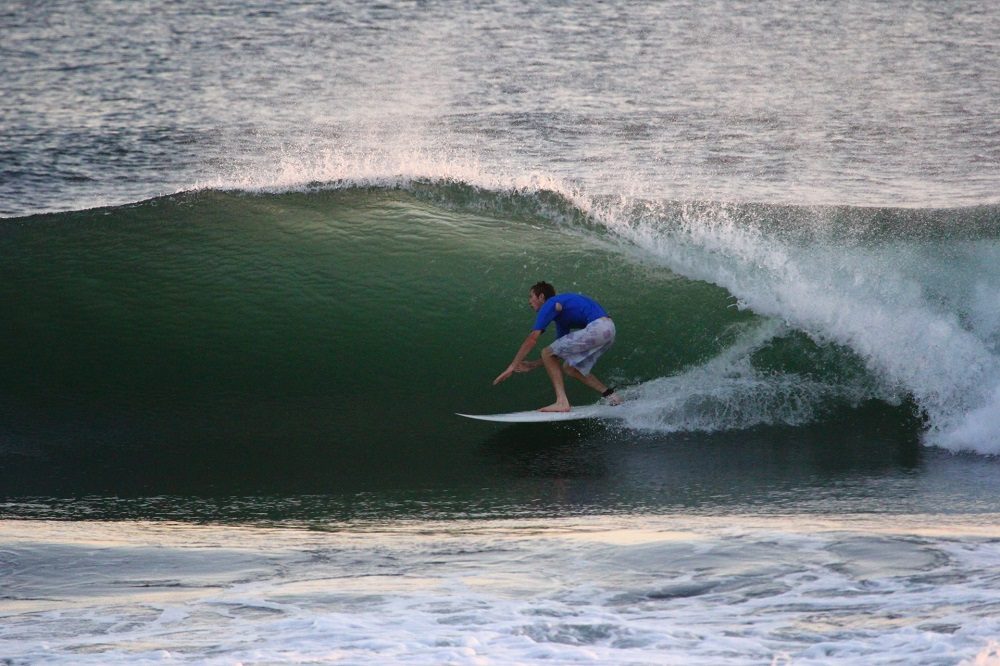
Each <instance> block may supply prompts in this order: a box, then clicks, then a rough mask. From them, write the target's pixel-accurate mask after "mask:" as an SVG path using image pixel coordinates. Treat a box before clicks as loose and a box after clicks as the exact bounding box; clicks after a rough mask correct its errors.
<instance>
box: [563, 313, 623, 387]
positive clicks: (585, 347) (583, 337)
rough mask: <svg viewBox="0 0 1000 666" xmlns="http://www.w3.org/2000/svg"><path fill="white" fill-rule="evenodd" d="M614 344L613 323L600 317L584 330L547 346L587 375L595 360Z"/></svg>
mask: <svg viewBox="0 0 1000 666" xmlns="http://www.w3.org/2000/svg"><path fill="white" fill-rule="evenodd" d="M614 342H615V323H614V322H613V321H611V319H610V318H608V317H601V318H600V319H595V320H594V321H592V322H590V323H589V324H587V327H586V328H581V329H580V330H578V331H573V332H572V333H567V334H566V335H564V336H562V337H561V338H558V339H557V340H556V341H555V342H553V343H552V344H551V345H549V348H550V349H551V350H552V353H553V354H555V355H556V356H558V357H559V358H561V359H562V360H564V361H566V362H567V363H568V364H570V365H571V366H572V367H574V368H576V369H577V370H579V371H580V372H581V373H583V374H585V375H589V374H590V371H591V369H592V368H593V367H594V364H595V363H597V359H599V358H601V354H603V353H604V352H606V351H608V350H609V349H610V348H611V345H613V344H614Z"/></svg>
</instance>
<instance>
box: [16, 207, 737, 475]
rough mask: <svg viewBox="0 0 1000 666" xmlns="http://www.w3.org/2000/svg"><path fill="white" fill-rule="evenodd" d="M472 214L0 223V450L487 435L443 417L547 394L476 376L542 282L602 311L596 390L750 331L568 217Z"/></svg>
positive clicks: (168, 216) (130, 215)
mask: <svg viewBox="0 0 1000 666" xmlns="http://www.w3.org/2000/svg"><path fill="white" fill-rule="evenodd" d="M463 196H467V195H463ZM439 198H440V197H439ZM481 207H482V206H477V205H468V202H466V201H462V200H460V198H457V197H451V198H450V203H449V204H448V205H442V204H441V203H440V202H428V201H426V200H424V199H422V198H421V197H419V196H418V195H417V194H414V193H410V192H403V191H398V190H391V189H390V190H348V191H337V192H317V193H310V194H282V195H246V194H227V193H219V192H205V193H199V194H194V195H181V196H176V197H170V198H164V199H159V200H155V201H150V202H146V203H142V204H138V205H134V206H127V207H122V208H114V209H99V210H92V211H85V212H79V213H72V214H60V215H53V216H41V217H33V218H25V219H22V220H17V221H12V222H8V223H6V224H5V225H4V227H3V229H2V232H0V248H2V249H0V253H2V255H3V256H4V257H5V261H4V263H3V267H2V278H3V279H2V283H0V299H2V303H3V310H4V312H3V319H4V320H5V321H8V322H10V323H11V324H12V326H10V327H7V328H6V333H4V334H3V335H4V339H3V341H2V344H0V363H2V365H3V367H4V368H5V372H4V373H3V375H2V377H0V396H2V404H3V408H4V410H5V411H7V414H6V418H5V419H4V420H5V423H6V424H7V426H6V429H7V430H8V431H9V432H8V433H7V436H6V437H5V440H6V441H7V442H8V448H16V447H18V446H20V447H22V448H25V447H26V448H27V449H28V450H31V451H36V450H38V449H43V450H49V451H51V450H58V451H60V453H59V454H58V455H59V456H63V455H65V452H66V451H76V452H77V453H79V452H80V447H84V448H86V447H92V448H96V449H98V451H104V450H105V449H107V448H108V447H111V448H117V449H124V450H129V451H135V450H143V451H146V452H147V453H149V452H155V451H161V452H162V451H173V450H178V449H180V450H183V451H185V452H187V453H184V454H183V455H188V456H190V455H191V454H190V453H189V450H190V449H197V450H199V451H203V452H204V451H206V450H210V451H212V452H214V453H213V454H212V455H210V456H208V457H209V458H212V459H214V458H217V457H222V458H223V459H224V460H226V462H225V463H223V464H227V465H228V464H230V462H229V461H228V459H226V456H227V455H229V454H231V453H234V452H239V451H243V452H246V451H251V452H252V451H258V452H259V451H268V450H272V449H274V447H279V448H285V449H288V448H292V449H295V450H297V451H299V453H298V454H294V453H291V454H289V455H290V457H291V458H295V457H296V456H298V458H299V464H301V463H302V460H308V459H309V457H310V456H312V455H315V454H317V452H320V453H319V455H320V456H321V457H322V458H323V459H324V460H325V463H324V464H325V465H327V466H333V467H337V468H348V469H352V468H357V467H358V466H359V465H361V466H365V464H367V465H372V464H375V465H379V464H381V463H380V462H378V461H379V460H384V461H386V462H387V463H388V464H389V465H390V466H395V465H397V464H398V465H399V466H400V467H401V468H403V469H405V468H406V465H407V464H408V463H400V462H399V461H400V460H401V458H400V452H401V451H408V450H412V449H413V448H414V447H419V448H420V449H421V451H422V453H421V454H420V455H417V454H416V453H414V454H413V456H412V457H413V458H414V459H420V458H423V457H425V454H426V453H427V452H429V451H430V452H432V451H434V450H435V448H436V447H438V446H439V443H440V442H444V441H449V442H452V441H455V440H456V438H459V439H466V440H468V439H472V440H473V441H474V440H475V439H476V438H477V437H479V436H481V435H482V434H483V433H484V431H483V429H482V428H480V427H479V426H470V425H469V424H465V423H461V422H459V421H458V420H457V419H456V418H455V417H454V416H453V415H454V412H456V411H462V412H502V411H512V410H515V409H529V408H533V407H536V406H540V405H542V404H547V401H549V400H550V399H551V389H550V387H549V385H548V382H547V380H546V378H545V377H544V375H543V373H542V372H541V371H538V372H536V373H532V374H530V375H519V376H516V377H515V378H513V379H512V380H511V381H509V382H507V383H506V384H503V385H501V386H499V387H493V386H492V385H491V382H492V379H493V378H494V377H495V376H496V375H497V374H498V373H499V372H500V371H501V370H503V368H504V367H505V366H506V365H507V363H508V362H509V361H510V358H511V357H512V356H513V354H514V352H515V351H516V349H517V347H518V345H519V344H520V342H521V341H522V339H523V337H524V336H525V335H526V334H527V333H528V332H529V330H530V328H531V324H532V322H533V316H534V313H533V312H532V311H531V309H530V307H529V306H528V302H527V294H528V289H529V287H530V285H531V284H533V283H534V282H536V281H537V280H540V279H545V280H548V281H550V282H552V283H553V284H555V285H556V286H557V288H558V289H559V290H561V291H580V292H584V293H588V294H591V295H592V296H594V297H596V298H598V299H599V300H600V301H601V302H602V303H603V304H604V305H605V307H606V308H607V309H608V310H609V311H610V312H611V313H612V314H613V316H614V317H615V319H616V322H617V324H618V328H619V340H618V343H617V345H616V346H615V348H614V349H613V350H612V351H611V352H609V353H608V354H607V355H606V357H605V358H604V359H602V361H601V362H600V363H599V364H598V366H597V368H596V372H598V373H599V376H602V377H603V378H605V379H606V381H608V382H615V383H625V384H630V383H636V382H641V381H643V380H646V379H650V378H653V377H658V376H661V375H664V374H669V373H671V372H675V371H677V370H678V369H680V368H682V367H684V366H685V365H689V364H692V363H697V362H698V361H700V360H703V359H705V358H709V357H711V356H713V355H715V354H717V353H718V352H719V350H720V349H722V348H724V347H725V346H726V345H727V344H728V343H729V342H731V340H732V338H733V336H734V333H733V330H732V326H733V325H734V324H738V323H740V322H745V321H747V320H748V319H750V318H751V315H749V314H747V313H741V312H739V311H737V310H736V309H735V308H733V307H730V306H731V305H732V299H731V298H730V297H729V295H728V294H727V293H726V292H725V291H723V290H722V289H719V288H717V287H713V286H710V285H708V284H706V283H703V282H695V281H689V280H685V279H682V278H679V277H677V276H675V275H673V274H672V273H670V272H669V271H667V270H664V269H658V268H655V267H650V266H647V265H643V264H641V263H639V262H638V261H636V260H634V259H630V258H629V256H628V255H627V251H626V249H625V248H622V247H620V246H618V245H616V244H614V243H613V242H612V241H610V240H609V239H607V238H602V237H601V236H600V235H597V234H594V233H592V232H590V231H588V230H586V229H583V228H581V227H580V226H578V225H565V226H563V225H560V224H558V223H555V222H552V221H550V220H548V219H546V218H545V217H543V216H540V215H538V214H536V213H533V212H530V211H528V212H525V211H516V212H515V213H514V214H513V215H510V214H503V215H497V214H493V213H490V212H476V211H475V209H476V208H481ZM508 213H509V211H508ZM552 335H553V333H552V331H549V332H547V334H546V337H544V338H543V342H544V341H546V340H550V339H551V337H552ZM570 390H571V393H570V395H571V398H572V399H573V400H575V401H578V402H590V401H593V400H594V399H596V397H597V396H596V395H594V394H592V393H591V392H590V390H589V389H586V388H584V387H580V386H571V387H570ZM94 455H97V456H101V455H103V454H102V453H100V452H98V453H95V454H94ZM205 455H206V454H205V453H201V454H199V457H200V458H204V457H205ZM274 457H275V458H280V459H283V460H286V461H287V458H283V457H281V456H274ZM153 458H155V459H157V460H161V462H162V459H164V458H169V456H168V455H167V454H163V455H154V456H153ZM265 458H271V456H268V455H265ZM408 458H409V456H406V455H403V456H402V459H403V460H406V459H408Z"/></svg>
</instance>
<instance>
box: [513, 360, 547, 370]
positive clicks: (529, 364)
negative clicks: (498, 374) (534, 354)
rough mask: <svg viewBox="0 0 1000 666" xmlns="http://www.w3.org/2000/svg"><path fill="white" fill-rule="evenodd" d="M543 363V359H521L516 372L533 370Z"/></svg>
mask: <svg viewBox="0 0 1000 666" xmlns="http://www.w3.org/2000/svg"><path fill="white" fill-rule="evenodd" d="M541 364H542V362H541V361H521V362H520V363H518V364H517V367H516V368H514V372H531V371H532V370H534V369H535V368H537V367H538V366H540V365H541Z"/></svg>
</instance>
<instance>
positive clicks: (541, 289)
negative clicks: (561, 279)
mask: <svg viewBox="0 0 1000 666" xmlns="http://www.w3.org/2000/svg"><path fill="white" fill-rule="evenodd" d="M555 295H556V288H555V287H553V286H552V285H551V284H549V283H548V282H538V283H535V284H534V285H532V287H531V291H530V292H528V303H530V304H531V309H532V310H534V311H535V312H538V308H540V307H542V305H543V304H544V303H545V301H547V300H548V299H550V298H552V297H553V296H555Z"/></svg>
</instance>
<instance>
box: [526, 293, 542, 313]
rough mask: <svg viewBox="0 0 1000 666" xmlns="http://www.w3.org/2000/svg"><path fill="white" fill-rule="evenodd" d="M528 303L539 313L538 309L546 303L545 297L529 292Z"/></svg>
mask: <svg viewBox="0 0 1000 666" xmlns="http://www.w3.org/2000/svg"><path fill="white" fill-rule="evenodd" d="M528 303H530V304H531V309H532V310H534V311H535V312H538V308H540V307H542V305H543V304H544V303H545V296H543V295H541V294H536V293H535V292H533V291H531V290H530V289H529V290H528Z"/></svg>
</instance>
